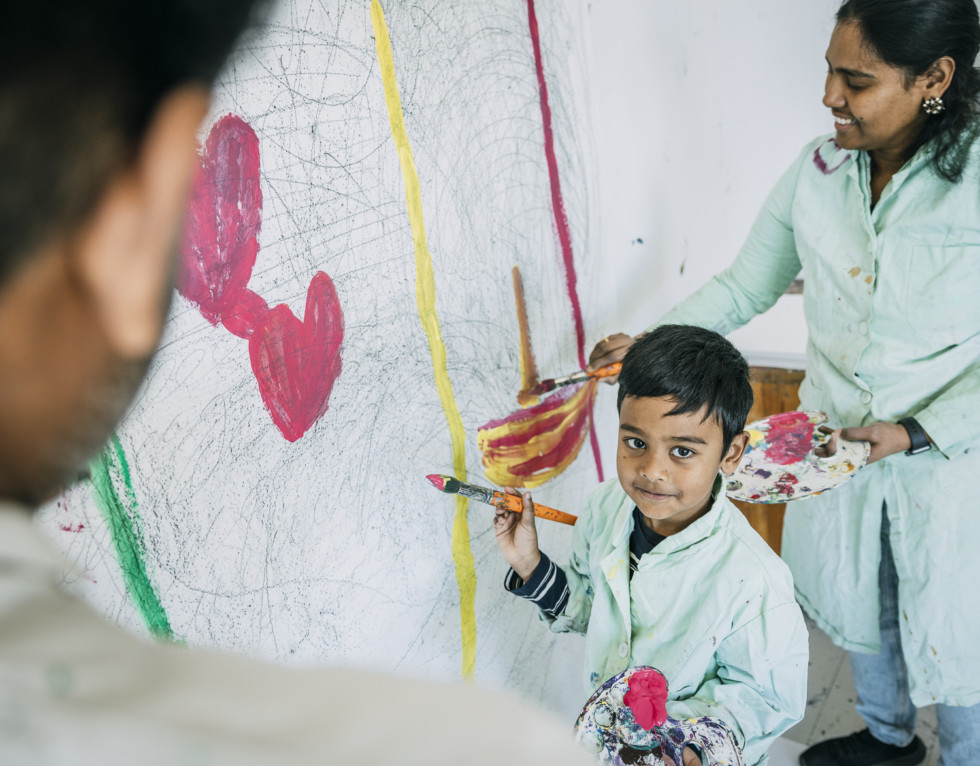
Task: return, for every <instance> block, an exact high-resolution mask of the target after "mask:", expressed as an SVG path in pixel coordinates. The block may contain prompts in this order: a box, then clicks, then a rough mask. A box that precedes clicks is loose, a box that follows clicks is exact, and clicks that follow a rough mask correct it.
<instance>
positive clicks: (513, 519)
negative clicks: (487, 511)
mask: <svg viewBox="0 0 980 766" xmlns="http://www.w3.org/2000/svg"><path fill="white" fill-rule="evenodd" d="M504 491H505V492H506V493H507V494H508V495H517V494H518V493H517V491H516V490H515V489H514V488H513V487H504ZM520 497H521V499H522V500H523V502H524V512H523V513H514V512H513V511H505V510H503V509H502V508H498V509H497V515H496V516H494V517H493V531H494V532H495V533H496V534H497V545H499V546H500V551H501V553H503V554H504V559H505V560H506V561H507V563H508V564H510V566H511V568H512V569H513V570H514V571H515V572H517V576H518V577H520V578H521V579H522V580H528V579H529V578H530V577H531V575H532V574H534V570H535V569H536V568H537V566H538V563H539V562H540V561H541V553H540V551H538V532H537V530H536V529H535V528H534V507H533V506H532V505H531V493H530V492H525V493H524V494H523V495H521V496H520Z"/></svg>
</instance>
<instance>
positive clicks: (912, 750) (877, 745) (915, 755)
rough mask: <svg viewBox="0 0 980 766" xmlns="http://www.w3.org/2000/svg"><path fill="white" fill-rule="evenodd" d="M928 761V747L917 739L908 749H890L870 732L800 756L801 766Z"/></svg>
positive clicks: (912, 765)
mask: <svg viewBox="0 0 980 766" xmlns="http://www.w3.org/2000/svg"><path fill="white" fill-rule="evenodd" d="M925 759H926V746H925V745H923V744H922V740H921V739H919V738H918V737H914V738H913V739H912V741H911V742H909V744H907V745H906V746H905V747H897V746H895V745H886V744H885V743H884V742H879V741H878V740H877V739H875V738H874V737H872V736H871V732H870V731H868V730H867V729H864V730H862V731H856V732H854V733H853V734H849V735H848V736H846V737H837V738H836V739H827V740H824V741H823V742H818V743H817V744H816V745H814V746H813V747H810V748H807V749H806V750H804V751H803V752H802V753H801V754H800V766H916V764H919V763H922V762H923V761H924V760H925Z"/></svg>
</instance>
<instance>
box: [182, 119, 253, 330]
mask: <svg viewBox="0 0 980 766" xmlns="http://www.w3.org/2000/svg"><path fill="white" fill-rule="evenodd" d="M261 220H262V189H261V186H260V184H259V141H258V138H257V137H256V135H255V131H253V130H252V128H251V126H249V124H248V123H246V122H245V121H244V120H243V119H241V118H240V117H236V116H235V115H231V114H229V115H226V116H225V117H222V118H221V119H220V120H218V122H217V123H215V125H214V127H213V128H212V129H211V132H210V134H209V135H208V140H207V143H206V145H205V147H204V150H203V152H202V157H201V166H200V169H199V172H198V176H197V178H196V180H195V182H194V187H193V189H192V191H191V198H190V204H189V208H188V214H187V218H186V221H185V227H184V237H183V242H182V248H181V251H182V257H181V259H180V264H179V266H178V274H177V289H178V290H179V291H180V294H181V295H183V296H184V297H185V298H187V299H188V300H189V301H191V302H193V303H195V304H197V305H198V306H199V307H200V310H201V314H202V315H203V316H204V318H205V319H207V320H208V321H209V322H210V323H211V324H213V325H217V324H218V322H219V321H221V319H222V317H223V316H224V315H225V314H226V313H228V312H229V311H231V310H232V309H233V308H234V307H235V306H236V304H237V303H238V302H239V300H240V299H241V295H242V291H243V290H244V289H245V286H246V285H247V284H248V280H249V279H250V278H251V276H252V268H253V267H254V266H255V257H256V255H257V254H258V250H259V242H258V234H259V226H260V225H261ZM236 334H238V333H236Z"/></svg>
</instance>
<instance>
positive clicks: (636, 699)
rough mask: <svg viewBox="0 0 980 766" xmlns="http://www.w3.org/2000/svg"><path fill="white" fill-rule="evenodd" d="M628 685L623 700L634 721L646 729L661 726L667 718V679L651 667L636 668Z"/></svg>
mask: <svg viewBox="0 0 980 766" xmlns="http://www.w3.org/2000/svg"><path fill="white" fill-rule="evenodd" d="M628 686H629V691H627V692H626V694H624V695H623V702H625V703H626V706H627V707H628V708H629V709H630V710H632V711H633V717H634V718H635V719H636V722H637V723H638V724H640V726H642V727H643V728H644V729H647V730H650V729H652V728H653V727H654V726H661V725H662V724H663V723H664V721H666V720H667V679H666V678H664V677H663V675H662V674H661V673H660V672H659V671H656V670H653V669H652V668H650V669H647V670H637V671H636V672H635V673H634V674H633V675H632V676H630V679H629V682H628Z"/></svg>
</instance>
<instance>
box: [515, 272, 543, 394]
mask: <svg viewBox="0 0 980 766" xmlns="http://www.w3.org/2000/svg"><path fill="white" fill-rule="evenodd" d="M511 277H512V278H513V281H514V303H515V305H516V308H517V328H518V331H519V332H520V338H521V352H520V364H521V390H520V391H518V393H517V403H518V404H519V405H521V406H522V407H530V406H531V405H534V404H537V403H538V401H540V397H538V396H537V395H535V394H532V393H529V391H530V389H532V388H534V387H535V386H536V385H537V384H538V368H537V365H536V364H535V361H534V351H533V350H532V348H531V330H530V327H529V325H528V321H527V302H526V301H525V300H524V280H523V278H522V277H521V269H520V267H519V266H514V268H513V270H512V271H511Z"/></svg>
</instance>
